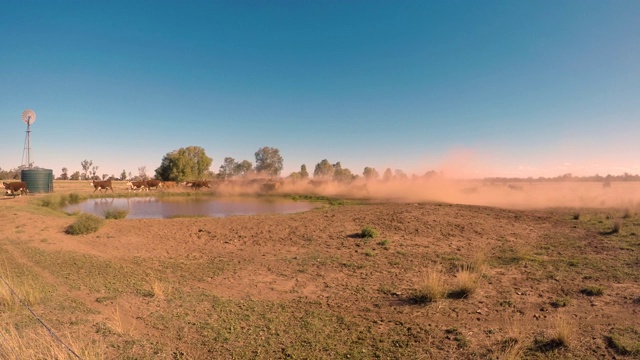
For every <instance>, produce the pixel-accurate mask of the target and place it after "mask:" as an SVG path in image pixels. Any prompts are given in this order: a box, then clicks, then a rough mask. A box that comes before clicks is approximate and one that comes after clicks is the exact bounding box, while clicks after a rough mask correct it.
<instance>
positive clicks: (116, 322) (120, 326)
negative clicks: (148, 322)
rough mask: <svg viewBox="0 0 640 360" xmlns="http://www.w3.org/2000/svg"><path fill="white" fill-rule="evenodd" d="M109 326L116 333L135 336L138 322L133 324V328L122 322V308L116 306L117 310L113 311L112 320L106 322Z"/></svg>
mask: <svg viewBox="0 0 640 360" xmlns="http://www.w3.org/2000/svg"><path fill="white" fill-rule="evenodd" d="M106 323H107V325H108V326H109V327H110V328H111V329H113V330H114V331H115V332H117V333H118V334H121V335H128V336H134V335H135V328H136V322H135V320H134V321H133V322H132V323H131V326H128V327H127V326H126V324H125V323H124V322H123V321H122V315H120V307H119V306H117V305H116V308H115V309H113V310H112V311H111V314H110V318H109V319H108V320H107V321H106Z"/></svg>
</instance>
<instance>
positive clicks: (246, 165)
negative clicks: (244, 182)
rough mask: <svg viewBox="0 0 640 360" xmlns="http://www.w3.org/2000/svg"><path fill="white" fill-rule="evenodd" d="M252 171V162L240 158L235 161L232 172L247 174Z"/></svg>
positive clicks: (241, 174)
mask: <svg viewBox="0 0 640 360" xmlns="http://www.w3.org/2000/svg"><path fill="white" fill-rule="evenodd" d="M252 171H253V164H252V163H251V161H249V160H242V162H240V163H236V165H235V167H234V169H233V173H234V174H236V175H240V176H247V175H248V174H250V173H251V172H252Z"/></svg>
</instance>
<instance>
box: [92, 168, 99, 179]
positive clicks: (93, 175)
mask: <svg viewBox="0 0 640 360" xmlns="http://www.w3.org/2000/svg"><path fill="white" fill-rule="evenodd" d="M99 167H100V166H98V165H94V166H92V167H91V179H93V180H100V179H99V178H98V177H96V173H97V172H98V168H99Z"/></svg>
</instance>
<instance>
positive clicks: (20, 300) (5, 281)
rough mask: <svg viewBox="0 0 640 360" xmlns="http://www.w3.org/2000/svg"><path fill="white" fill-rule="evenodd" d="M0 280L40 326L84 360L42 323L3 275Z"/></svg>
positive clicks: (77, 357)
mask: <svg viewBox="0 0 640 360" xmlns="http://www.w3.org/2000/svg"><path fill="white" fill-rule="evenodd" d="M0 279H2V282H4V284H5V285H7V287H8V288H9V291H10V292H11V294H12V295H13V296H14V297H15V298H16V299H18V302H20V305H22V306H23V307H24V308H25V309H27V310H29V312H30V313H31V315H33V317H34V318H35V319H36V320H38V322H39V323H40V325H42V326H44V328H45V329H47V331H48V332H49V334H51V336H53V338H54V339H56V341H58V342H59V343H60V344H62V346H64V347H65V348H66V349H67V350H68V351H69V352H70V353H72V354H73V355H74V356H75V357H76V359H80V360H82V358H81V357H80V355H78V354H76V352H75V351H73V349H72V348H71V347H70V346H69V345H67V344H65V342H64V341H62V339H60V337H59V336H58V335H57V334H56V333H55V332H54V331H53V329H51V328H50V327H49V325H47V324H45V323H44V321H42V319H40V317H39V316H38V315H36V313H35V312H34V311H33V310H31V308H30V307H29V305H27V304H26V303H25V302H24V301H23V300H22V298H21V297H20V296H19V295H18V293H16V292H15V290H13V288H12V287H11V285H9V283H8V282H7V280H5V279H4V277H2V275H0Z"/></svg>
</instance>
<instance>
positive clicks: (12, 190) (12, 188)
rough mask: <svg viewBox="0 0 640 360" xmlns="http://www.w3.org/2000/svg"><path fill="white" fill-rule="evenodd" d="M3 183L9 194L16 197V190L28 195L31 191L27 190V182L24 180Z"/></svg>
mask: <svg viewBox="0 0 640 360" xmlns="http://www.w3.org/2000/svg"><path fill="white" fill-rule="evenodd" d="M2 185H4V188H5V190H7V195H9V194H10V195H13V197H14V198H15V197H16V192H19V193H20V195H22V194H25V195H26V194H27V192H28V191H29V190H27V183H26V182H24V181H14V182H10V183H6V182H2Z"/></svg>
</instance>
